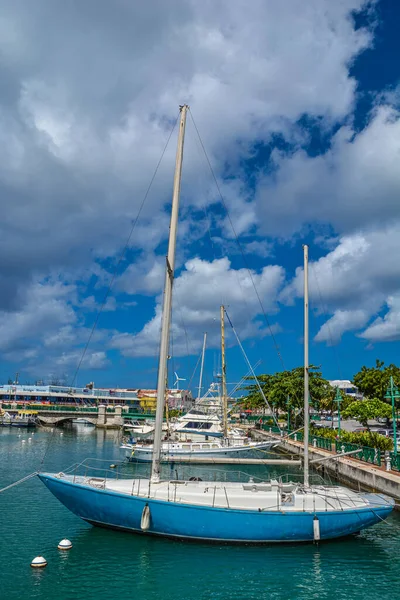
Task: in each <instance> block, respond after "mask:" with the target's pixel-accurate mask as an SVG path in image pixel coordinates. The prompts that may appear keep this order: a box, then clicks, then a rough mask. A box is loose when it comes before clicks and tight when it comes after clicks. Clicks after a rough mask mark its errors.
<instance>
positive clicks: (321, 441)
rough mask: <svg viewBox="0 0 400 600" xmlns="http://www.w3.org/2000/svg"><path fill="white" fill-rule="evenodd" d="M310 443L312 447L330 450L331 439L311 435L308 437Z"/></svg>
mask: <svg viewBox="0 0 400 600" xmlns="http://www.w3.org/2000/svg"><path fill="white" fill-rule="evenodd" d="M310 443H311V445H312V446H313V447H314V448H321V450H332V440H330V439H329V438H323V437H318V436H316V435H312V436H311V437H310Z"/></svg>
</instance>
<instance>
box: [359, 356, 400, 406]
mask: <svg viewBox="0 0 400 600" xmlns="http://www.w3.org/2000/svg"><path fill="white" fill-rule="evenodd" d="M384 364H385V363H384V362H383V361H382V360H379V359H377V360H376V363H375V367H365V366H364V367H362V368H361V370H360V371H359V372H358V373H356V374H355V375H354V377H353V383H354V385H355V386H357V388H358V389H359V390H360V392H361V393H362V394H363V395H364V396H366V397H367V398H377V399H378V400H381V401H382V402H383V401H384V400H385V393H386V390H387V387H388V385H389V380H390V376H393V379H394V383H395V385H397V386H400V368H399V367H397V366H396V365H394V364H390V365H388V366H387V367H385V366H384Z"/></svg>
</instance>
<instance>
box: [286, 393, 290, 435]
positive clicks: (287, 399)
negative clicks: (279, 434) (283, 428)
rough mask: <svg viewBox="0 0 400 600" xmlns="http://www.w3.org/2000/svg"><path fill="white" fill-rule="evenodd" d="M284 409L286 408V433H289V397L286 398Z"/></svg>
mask: <svg viewBox="0 0 400 600" xmlns="http://www.w3.org/2000/svg"><path fill="white" fill-rule="evenodd" d="M286 407H287V431H288V433H289V432H290V408H289V407H290V396H289V395H287V396H286Z"/></svg>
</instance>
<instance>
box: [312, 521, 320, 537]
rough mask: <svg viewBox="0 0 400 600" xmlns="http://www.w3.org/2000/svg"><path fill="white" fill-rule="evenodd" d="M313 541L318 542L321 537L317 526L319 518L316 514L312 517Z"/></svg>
mask: <svg viewBox="0 0 400 600" xmlns="http://www.w3.org/2000/svg"><path fill="white" fill-rule="evenodd" d="M313 532H314V542H319V541H320V539H321V531H320V527H319V519H318V517H317V516H315V517H314V519H313Z"/></svg>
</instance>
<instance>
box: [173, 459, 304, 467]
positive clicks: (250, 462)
mask: <svg viewBox="0 0 400 600" xmlns="http://www.w3.org/2000/svg"><path fill="white" fill-rule="evenodd" d="M162 462H163V463H164V462H168V463H169V464H173V463H187V464H189V463H191V464H196V465H276V466H279V465H281V466H288V465H290V466H293V467H299V466H300V464H301V461H300V460H297V459H288V458H282V459H279V458H226V457H210V456H178V457H175V458H171V459H170V460H168V461H162Z"/></svg>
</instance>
